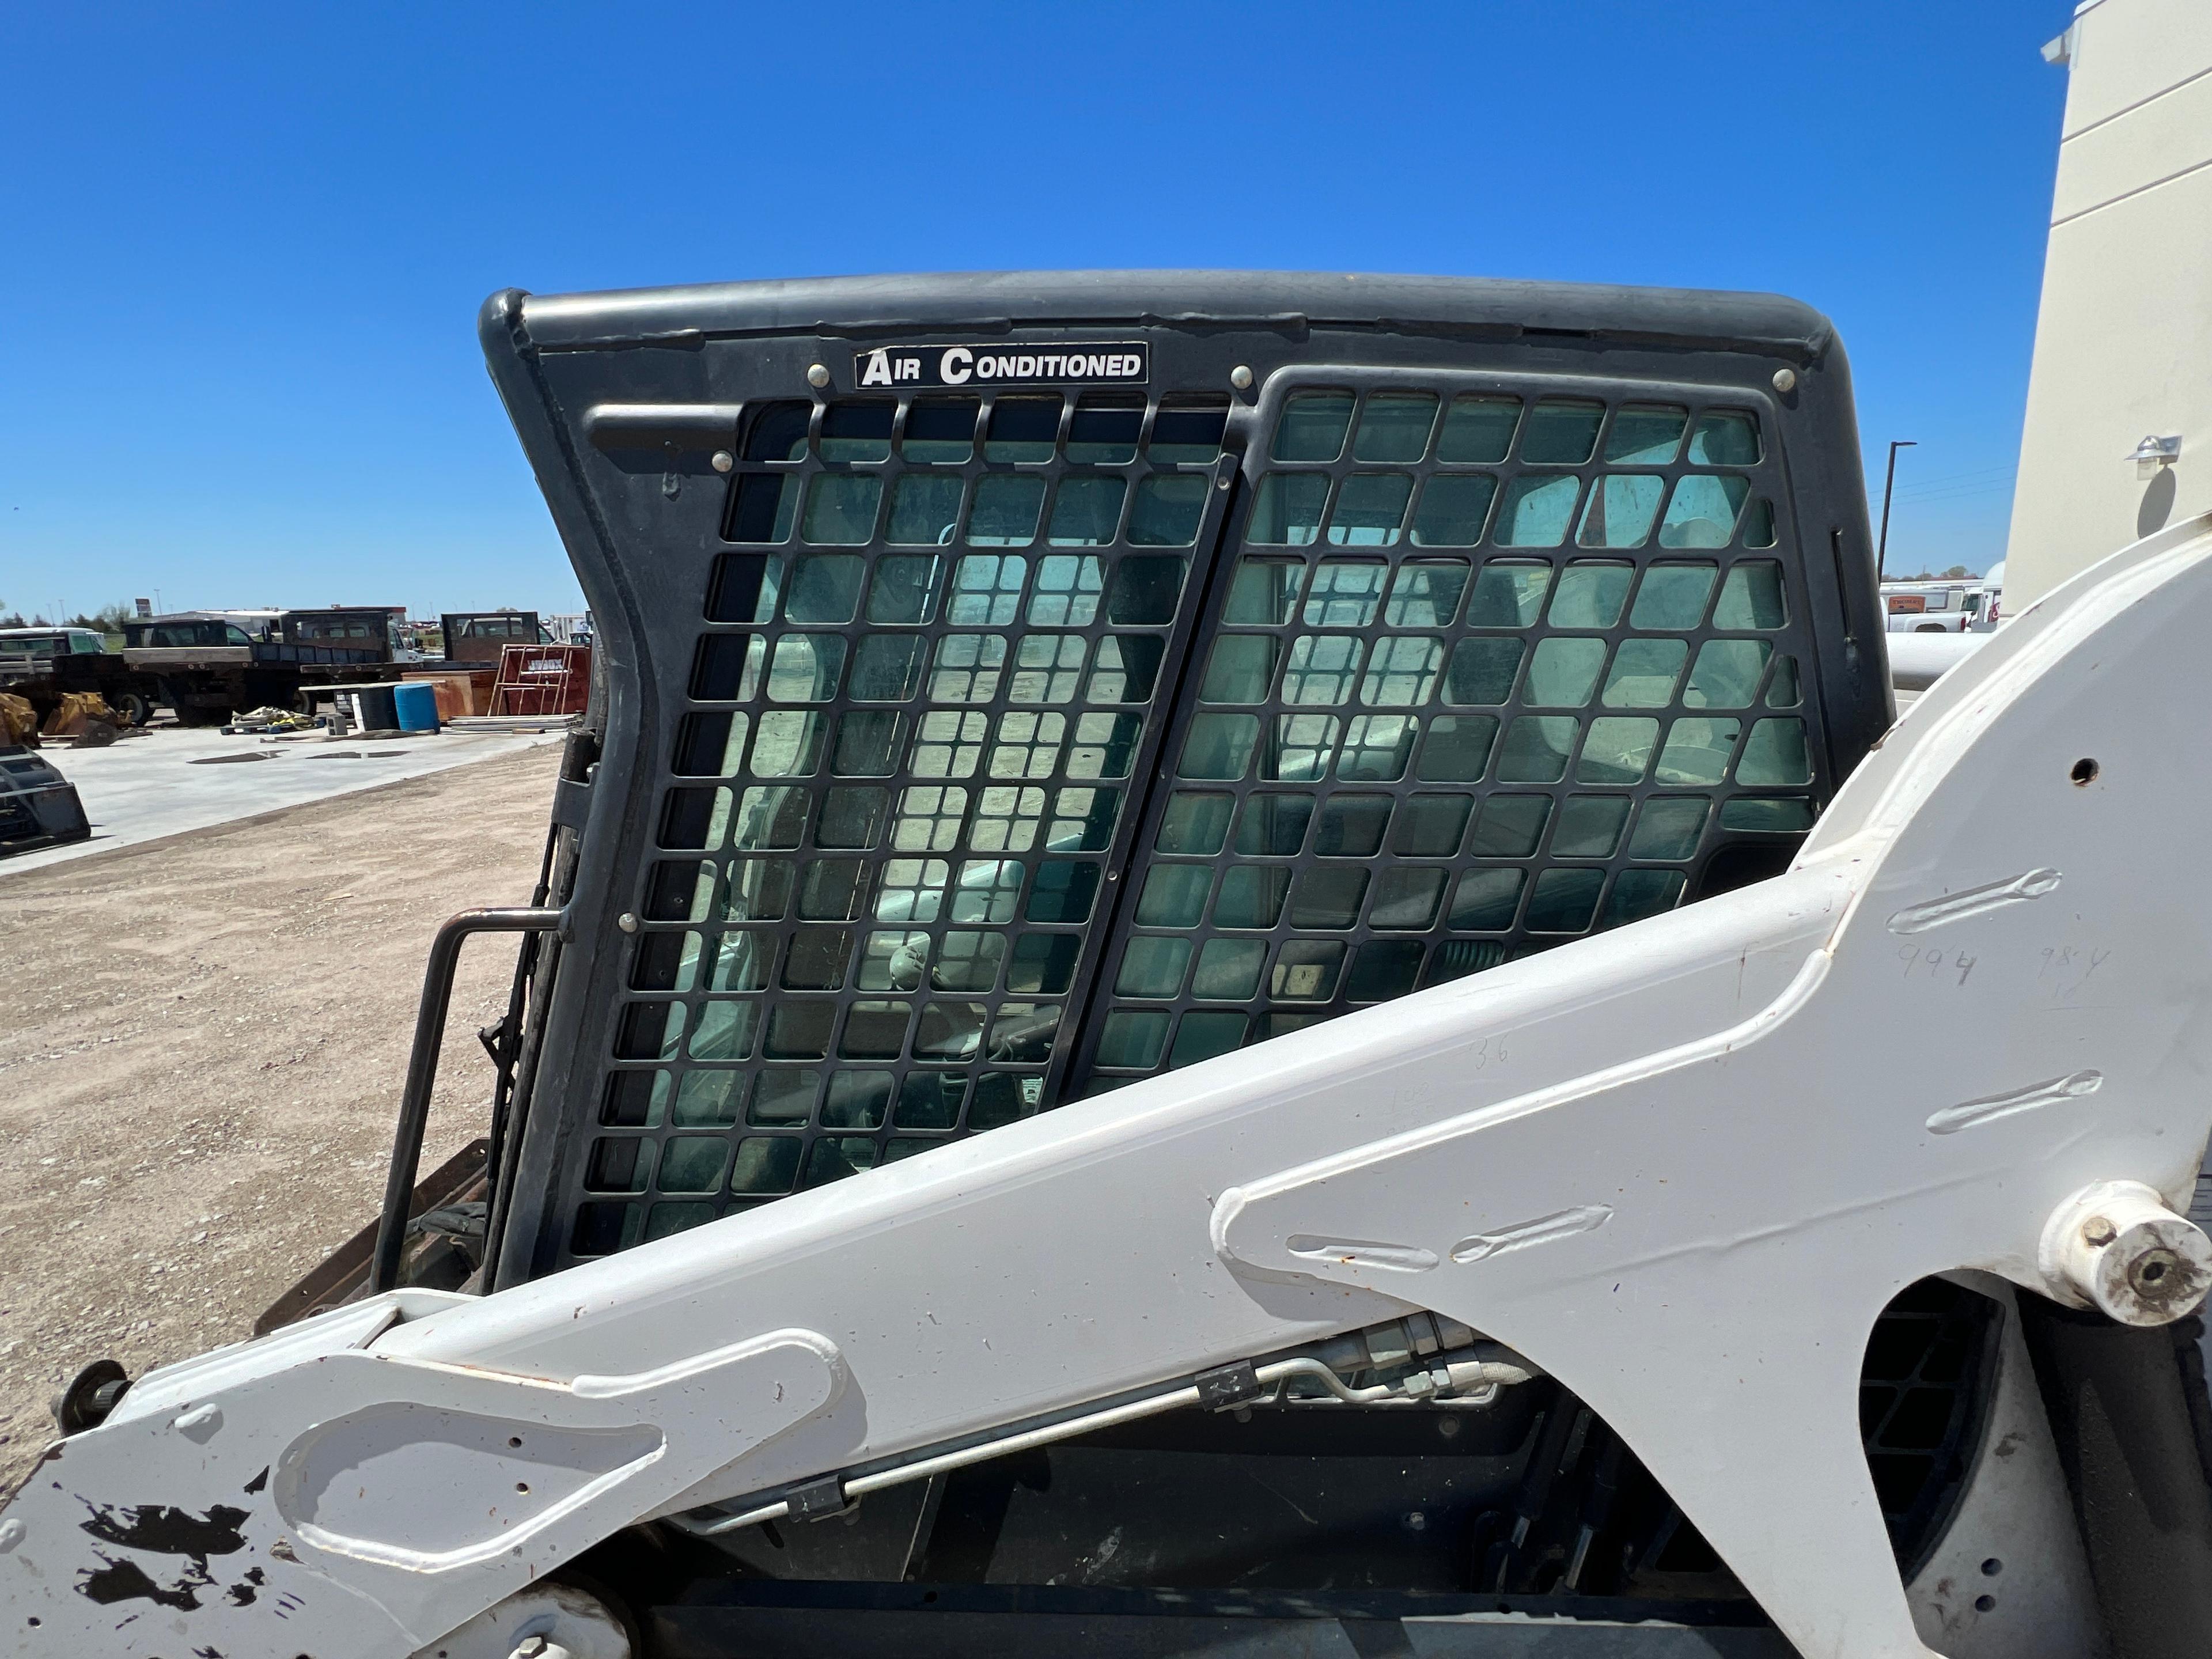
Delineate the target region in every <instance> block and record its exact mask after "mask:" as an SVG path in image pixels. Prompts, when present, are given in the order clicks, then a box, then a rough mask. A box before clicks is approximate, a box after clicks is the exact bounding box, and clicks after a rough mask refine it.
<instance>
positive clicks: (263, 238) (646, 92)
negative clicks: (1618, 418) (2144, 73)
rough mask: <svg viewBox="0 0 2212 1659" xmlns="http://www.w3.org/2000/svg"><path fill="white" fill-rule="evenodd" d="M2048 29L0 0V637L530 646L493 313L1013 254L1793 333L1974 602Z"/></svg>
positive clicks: (1979, 20) (1496, 7) (519, 488)
mask: <svg viewBox="0 0 2212 1659" xmlns="http://www.w3.org/2000/svg"><path fill="white" fill-rule="evenodd" d="M2070 11H2071V7H2070V5H2069V4H2068V3H2066V0H1945V3H1942V4H1937V5H1930V6H1921V7H1917V8H1898V7H1893V6H1880V7H1877V6H1875V5H1871V4H1864V3H1859V4H1832V3H1831V4H1819V5H1814V4H1809V3H1782V4H1776V3H1773V0H1713V3H1705V4H1699V5H1695V6H1661V5H1654V4H1651V3H1649V0H1640V3H1632V0H1589V3H1568V0H1558V3H1539V0H1522V3H1503V0H1461V3H1457V4H1437V5H1364V6H1358V5H1338V6H1321V5H1291V4H1286V5H1276V6H1259V5H1251V6H1234V5H1218V4H1206V3H1200V0H1180V3H1173V4H1139V3H1131V4H1122V5H1115V6H1112V7H1105V6H1099V7H1089V6H1078V5H1073V4H1068V5H1052V4H1044V5H1040V4H1036V3H1031V4H1026V5H1014V4H1007V5H987V4H971V5H950V4H927V3H901V4H870V3H844V4H814V5H804V6H781V5H779V6H772V7H771V6H766V5H760V4H756V3H744V0H741V3H738V4H725V5H720V6H714V7H707V6H665V5H658V4H653V3H626V4H623V5H620V6H616V5H599V6H586V5H561V4H554V3H546V4H541V5H538V6H534V7H513V6H501V7H496V8H495V7H489V6H469V5H463V4H445V5H390V6H380V7H353V8H339V7H335V6H315V5H307V6H300V5H289V6H283V7H278V6H274V5H269V6H247V5H222V4H211V5H205V6H194V7H191V8H185V7H178V6H163V7H158V8H157V7H151V6H149V7H144V8H131V7H119V6H102V5H98V4H85V5H78V6H66V7H62V6H43V7H42V6H32V5H28V4H25V5H17V6H14V7H10V8H7V9H5V14H4V15H0V157H4V158H5V159H4V161H3V162H0V605H4V606H5V607H7V608H17V607H20V608H21V609H22V610H24V611H32V610H34V609H36V610H52V608H53V607H54V606H56V605H60V606H63V607H64V608H66V609H68V610H70V611H76V610H79V609H89V608H93V607H96V606H98V605H102V604H105V603H108V602H111V601H114V600H118V599H129V598H131V597H132V596H134V595H137V594H147V595H149V596H152V595H153V594H155V592H156V591H157V590H158V592H159V595H160V597H161V599H162V601H163V602H164V603H165V604H166V605H168V606H170V607H173V608H175V607H180V606H184V605H258V604H276V605H294V604H320V603H327V602H331V601H335V600H341V599H343V600H344V601H347V602H351V603H393V604H398V603H403V602H404V603H405V604H406V605H409V606H410V608H412V610H413V611H415V613H416V614H417V615H423V614H428V613H431V612H435V611H437V610H439V609H441V608H442V609H458V608H471V607H476V606H482V605H499V604H511V605H528V606H536V607H538V608H539V609H543V610H568V609H571V608H574V606H576V605H578V604H579V600H578V599H577V596H576V589H575V586H574V581H573V580H572V578H571V577H570V575H569V574H568V565H567V561H566V558H565V556H563V554H562V550H561V547H560V544H559V541H558V540H557V538H556V537H555V535H554V533H553V530H552V527H551V525H550V521H549V520H548V518H547V516H546V513H545V510H544V506H543V504H542V502H541V501H540V499H539V497H538V492H537V489H536V488H535V486H534V485H533V483H532V480H531V477H530V475H529V472H528V471H527V469H526V467H525V465H523V462H522V459H521V456H520V452H519V451H518V449H517V447H516V446H515V443H514V440H513V435H512V433H511V432H510V431H509V430H508V428H507V422H506V418H505V416H504V415H503V413H502V412H501V410H500V407H499V405H498V402H497V400H496V398H495V397H494V395H493V393H492V391H491V388H490V386H489V382H488V381H487V380H486V379H485V376H484V373H483V362H482V359H481V357H480V356H479V355H478V352H477V345H476V340H475V332H474V319H475V313H476V308H477V304H478V303H479V302H480V301H482V300H483V297H484V295H486V294H488V293H489V292H491V291H492V290H493V289H498V288H502V287H506V286H508V285H514V286H519V287H523V288H527V289H533V290H536V291H538V292H540V293H553V292H559V291H562V290H568V289H592V288H613V287H630V286H637V285H641V284H651V283H683V282H698V281H712V280H717V279H728V278H738V277H747V276H797V275H817V274H828V273H841V272H851V271H873V270H963V269H965V270H976V269H994V268H997V269H1004V268H1012V267H1024V266H1082V265H1130V266H1169V265H1212V266H1245V267H1270V266H1272V267H1287V268H1304V269H1322V270H1398V271H1429V272H1441V273H1449V274H1464V275H1473V276H1517V277H1538V278H1556V279H1562V280H1570V281H1602V282H1620V283H1662V284H1681V285H1686V286H1693V287H1711V288H1740V289H1772V290H1776V291H1778V292H1781V293H1784V294H1789V295H1795V296H1796V297H1798V298H1800V299H1802V300H1805V301H1809V302H1810V303H1812V304H1814V305H1816V306H1819V307H1821V308H1823V309H1824V310H1826V312H1828V313H1829V314H1830V315H1831V316H1832V317H1833V318H1834V319H1836V321H1837V323H1838V325H1839V327H1840V328H1841V330H1842V332H1843V336H1844V341H1845V343H1846V344H1847V346H1848V347H1849V349H1850V353H1851V356H1852V360H1853V364H1854V368H1855V372H1856V375H1857V386H1858V395H1859V413H1860V417H1861V421H1862V423H1863V434H1864V438H1865V441H1866V450H1867V456H1868V463H1869V468H1870V469H1871V470H1872V471H1873V474H1874V480H1873V481H1874V486H1875V489H1877V490H1878V489H1879V488H1880V483H1881V477H1880V465H1881V455H1882V453H1883V450H1884V447H1885V446H1886V443H1887V440H1889V439H1890V438H1893V437H1897V438H1914V439H1917V440H1918V441H1919V445H1920V447H1918V448H1917V449H1916V450H1911V451H1908V452H1906V458H1905V462H1904V463H1903V465H1902V466H1901V468H1900V471H1899V499H1898V507H1897V510H1896V515H1895V518H1894V520H1893V526H1892V530H1891V535H1890V549H1891V562H1892V565H1893V568H1898V567H1902V568H1908V569H1909V568H1917V566H1918V565H1919V564H1921V563H1923V562H1925V563H1928V564H1931V565H1933V566H1935V567H1936V568H1942V566H1945V565H1948V564H1951V563H1953V562H1963V563H1965V564H1966V565H1968V566H1969V567H1970V568H1980V567H1981V566H1982V565H1983V564H1984V563H1985V562H1988V561H1990V560H1993V559H1995V558H1997V557H2000V556H2002V548H2003V543H2004V535H2005V526H2006V521H2007V518H2008V513H2009V511H2010V506H2011V491H2010V476H2011V470H2012V466H2013V463H2014V459H2015V453H2016V450H2017V447H2018V443H2019V437H2020V427H2021V409H2022V404H2023V399H2024V397H2025V393H2026V388H2027V368H2028V360H2029V354H2030V349H2031V347H2032V344H2033V334H2034V321H2035V306H2036V295H2037V291H2038V286H2039V282H2040V278H2041V269H2042V259H2043V243H2044V228H2045V222H2046V219H2047V216H2048V211H2049V206H2050V199H2051V173H2052V170H2053V167H2054V166H2055V164H2056V155H2057V137H2058V122H2059V115H2060V111H2061V108H2062V106H2063V99H2064V95H2065V76H2064V72H2063V70H2058V69H2054V68H2052V67H2051V66H2049V65H2047V64H2045V63H2043V62H2042V60H2041V58H2039V54H2038V51H2037V48H2038V47H2039V45H2040V44H2041V43H2042V42H2043V41H2044V40H2046V39H2048V38H2049V37H2051V36H2052V35H2054V34H2056V33H2058V32H2059V31H2060V30H2061V29H2062V28H2063V27H2064V26H2065V24H2066V22H2067V20H2068V17H2069V14H2070ZM1877 505H1878V503H1877Z"/></svg>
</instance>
